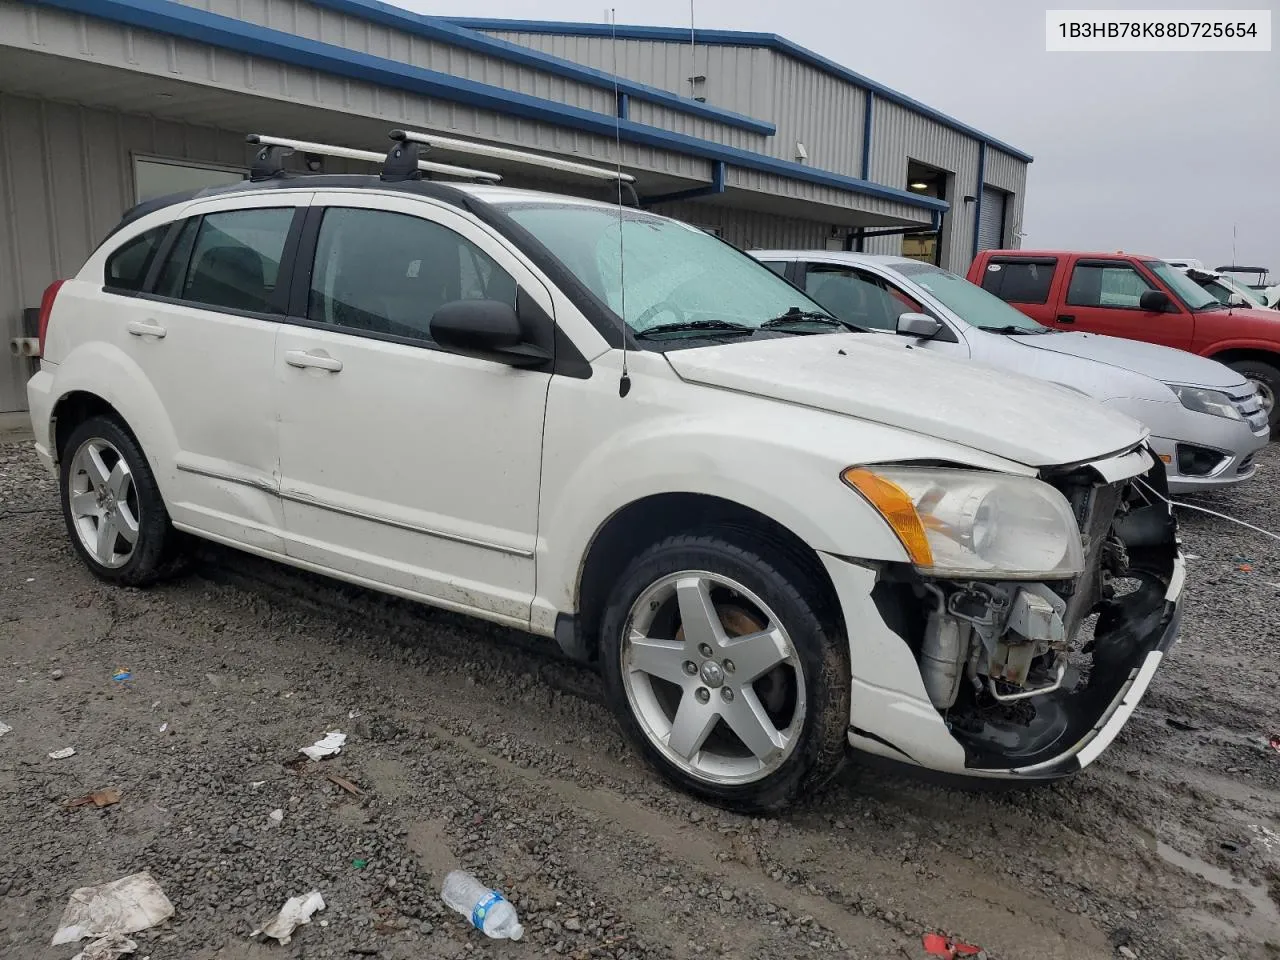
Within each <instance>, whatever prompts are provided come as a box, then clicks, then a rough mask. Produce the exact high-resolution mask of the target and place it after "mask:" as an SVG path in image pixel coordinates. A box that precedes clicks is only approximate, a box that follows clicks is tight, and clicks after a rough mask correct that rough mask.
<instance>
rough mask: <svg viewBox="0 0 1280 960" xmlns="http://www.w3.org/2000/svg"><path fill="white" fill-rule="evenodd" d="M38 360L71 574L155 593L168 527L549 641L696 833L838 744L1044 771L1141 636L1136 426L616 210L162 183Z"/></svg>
mask: <svg viewBox="0 0 1280 960" xmlns="http://www.w3.org/2000/svg"><path fill="white" fill-rule="evenodd" d="M624 264H625V271H624V270H623V265H624ZM40 339H41V353H42V360H41V364H40V370H39V372H38V373H37V374H36V375H35V376H34V377H33V378H32V379H31V381H30V384H29V386H28V397H29V400H30V406H31V418H32V423H33V426H34V428H35V436H36V444H37V448H38V450H39V453H40V455H41V457H42V458H43V459H44V460H45V461H46V462H47V463H48V464H49V466H50V467H51V469H54V470H56V472H57V475H58V477H59V478H60V484H61V498H62V509H63V512H64V514H65V518H66V526H67V530H68V533H69V535H70V539H71V542H72V544H73V545H74V548H75V550H76V551H77V552H78V553H79V555H80V556H81V558H82V559H83V560H84V562H85V563H86V564H87V565H88V566H89V568H90V569H91V570H92V571H93V572H94V573H95V574H96V575H97V576H99V577H101V578H103V579H105V580H108V581H112V582H115V583H120V584H129V585H144V584H147V583H149V582H152V581H154V580H156V579H157V578H158V577H160V576H162V575H164V574H165V572H166V571H168V570H170V569H172V560H173V559H174V558H175V556H176V553H177V551H178V550H179V548H180V545H181V542H182V539H183V535H195V536H197V537H204V538H208V539H210V540H215V541H218V542H221V543H224V544H229V545H232V546H234V547H238V548H240V549H243V550H247V551H250V552H252V553H255V554H259V555H262V556H264V557H270V558H273V559H276V560H279V561H280V562H282V563H286V564H290V565H293V566H295V567H301V568H305V569H307V570H312V571H317V572H320V573H324V574H328V575H331V576H334V577H338V578H341V579H343V580H347V581H350V582H352V583H357V584H362V585H365V586H367V587H372V588H374V589H377V590H383V591H386V592H388V593H393V594H398V595H400V596H404V597H409V598H413V599H415V600H420V601H422V602H424V603H428V604H432V605H435V606H438V607H444V608H448V609H451V610H456V611H462V612H465V613H468V614H473V615H475V616H477V617H483V618H485V619H487V620H491V621H495V622H498V623H502V624H508V625H511V626H514V627H520V628H523V629H526V630H529V631H531V632H533V633H534V634H538V635H541V636H545V637H547V638H549V639H550V638H554V640H555V641H556V642H558V644H559V645H560V647H562V648H563V650H564V651H565V652H566V653H568V654H569V655H571V656H573V657H576V658H580V659H582V660H586V661H591V662H594V663H596V664H598V666H599V669H600V670H601V672H602V674H603V676H604V680H605V685H606V689H607V691H608V697H609V700H610V703H611V706H612V708H613V709H614V710H615V711H616V713H617V716H618V720H619V722H620V724H621V725H622V728H623V730H624V731H625V732H626V734H627V736H628V737H629V738H630V740H631V741H633V743H634V744H635V745H636V747H637V749H638V750H640V751H641V752H642V753H643V754H644V756H645V757H646V758H647V759H648V760H649V761H651V762H652V763H653V764H654V765H655V766H656V767H657V768H658V769H659V770H660V771H661V772H662V773H663V774H665V775H666V776H667V777H669V778H670V779H671V780H672V781H674V782H675V783H677V784H678V785H680V786H681V787H683V788H685V789H687V790H689V791H691V792H693V793H696V794H699V795H701V796H703V797H706V798H709V799H711V800H713V801H716V802H719V803H722V804H725V805H728V806H731V807H735V808H739V809H752V810H768V809H776V808H778V807H780V806H783V805H785V804H787V803H788V802H790V801H792V800H793V799H795V798H796V797H797V796H799V795H801V794H802V793H804V792H805V791H807V790H810V789H812V788H813V787H814V786H815V785H816V784H818V783H820V782H822V781H823V780H825V779H826V778H828V777H829V776H830V775H831V774H832V773H833V772H834V771H835V770H836V768H837V766H838V765H839V764H840V762H841V760H842V758H844V757H845V755H846V754H847V753H848V752H849V748H850V747H853V748H856V749H857V750H860V751H863V752H866V753H871V754H876V755H879V756H881V757H885V758H890V759H892V760H896V761H900V762H902V763H905V764H910V765H914V766H917V767H923V768H928V769H931V770H934V771H941V772H943V773H947V774H953V775H957V776H959V777H970V778H986V779H991V778H1006V779H1012V780H1049V779H1053V778H1057V777H1061V776H1064V775H1067V774H1070V773H1073V772H1075V771H1077V770H1079V769H1081V768H1082V767H1084V766H1085V765H1087V764H1088V763H1090V762H1091V761H1092V760H1093V759H1094V758H1096V757H1097V756H1098V755H1099V754H1100V753H1101V752H1102V751H1103V750H1104V749H1105V748H1106V746H1107V745H1108V744H1109V743H1110V742H1111V741H1112V739H1113V738H1114V737H1115V735H1116V733H1117V731H1118V730H1119V729H1120V728H1121V727H1122V726H1123V725H1124V723H1125V721H1126V720H1127V719H1128V717H1129V715H1130V713H1131V712H1132V711H1133V709H1134V706H1135V705H1136V704H1137V702H1138V700H1139V698H1140V697H1141V696H1142V695H1143V693H1144V691H1145V690H1146V689H1147V686H1148V684H1149V683H1150V682H1151V679H1152V675H1153V674H1154V672H1155V671H1156V669H1157V668H1158V666H1159V664H1160V661H1161V658H1162V657H1163V655H1164V654H1165V652H1166V651H1167V650H1168V649H1169V648H1170V646H1171V645H1172V644H1173V642H1174V640H1175V637H1176V633H1177V627H1178V621H1179V609H1180V608H1179V597H1180V594H1181V589H1182V581H1183V564H1182V560H1181V557H1180V553H1179V547H1178V540H1177V533H1176V528H1175V524H1174V520H1173V518H1172V515H1171V511H1170V507H1169V505H1168V503H1167V502H1166V501H1165V500H1164V499H1163V497H1164V495H1165V490H1166V487H1165V479H1164V473H1163V468H1162V467H1161V465H1160V464H1159V463H1158V462H1156V461H1155V460H1154V459H1153V457H1152V456H1151V455H1150V453H1149V451H1148V449H1147V446H1146V438H1145V434H1144V430H1143V428H1142V427H1140V426H1139V425H1138V424H1137V423H1136V422H1135V421H1133V420H1130V419H1128V418H1127V417H1124V416H1121V415H1118V414H1115V413H1112V412H1109V411H1108V410H1106V409H1104V408H1103V407H1102V406H1101V405H1099V404H1097V403H1095V402H1094V401H1092V400H1089V399H1087V398H1085V397H1083V396H1080V395H1079V394H1076V393H1073V392H1072V391H1069V390H1066V389H1064V388H1060V387H1056V386H1052V385H1049V384H1046V383H1043V382H1041V381H1037V380H1032V379H1024V378H1021V377H1018V376H1015V375H1001V374H997V373H993V372H990V371H987V372H983V371H982V370H981V369H978V368H975V367H973V366H971V365H969V364H965V363H962V362H958V361H953V360H949V359H946V358H942V357H938V356H934V355H930V354H929V353H928V352H927V351H924V350H911V349H904V348H903V347H902V345H901V344H900V343H897V342H886V338H884V337H879V336H874V335H868V334H863V333H858V332H855V331H850V330H849V329H847V328H846V327H845V326H844V325H843V324H842V323H841V322H840V321H838V320H836V319H834V318H833V317H832V316H831V315H830V314H828V313H827V312H826V311H824V310H823V309H822V308H821V307H820V306H819V305H818V304H817V303H815V302H813V301H812V300H810V299H808V298H807V297H806V296H805V295H804V294H803V293H802V292H801V291H799V290H798V289H797V288H795V287H793V286H792V285H791V284H789V283H788V282H787V281H786V280H784V279H782V278H781V277H779V276H777V275H775V274H774V273H772V272H771V271H770V270H769V269H767V268H766V267H764V266H762V265H760V264H759V263H757V262H755V261H754V260H752V259H751V258H750V257H748V256H747V255H745V254H744V253H741V252H740V251H738V250H736V249H734V248H733V247H731V246H729V245H727V244H725V243H723V242H721V241H720V240H718V239H716V238H714V237H712V236H710V235H708V234H707V233H705V232H703V231H701V230H698V229H695V228H693V227H690V226H688V225H685V224H682V223H680V222H678V221H675V220H671V219H667V218H665V217H661V216H656V215H654V214H651V213H647V212H643V211H642V210H640V209H636V208H620V207H619V206H616V205H608V204H603V203H597V202H593V201H588V200H582V199H575V198H570V197H563V196H556V195H552V194H546V193H535V192H528V191H520V190H511V189H506V188H502V187H494V186H487V185H475V186H472V185H458V186H453V185H445V184H442V183H438V182H427V181H423V180H415V179H408V180H402V181H389V180H385V179H380V178H378V177H376V176H370V177H365V176H348V175H342V176H286V175H277V176H272V177H270V178H269V179H265V180H261V181H259V182H253V181H249V182H245V183H244V184H239V185H235V186H232V187H223V188H215V189H211V190H206V191H203V192H199V193H195V194H187V195H182V196H174V197H168V198H164V199H162V200H158V201H150V202H148V203H146V204H143V205H141V206H139V207H137V208H135V209H134V210H132V211H130V213H129V214H127V215H126V217H125V219H124V221H123V222H122V223H121V224H120V225H119V226H118V227H117V228H116V229H115V231H114V232H113V233H112V234H111V236H110V237H109V238H108V239H107V240H106V241H105V242H104V243H103V244H102V246H101V247H100V248H99V249H98V250H97V251H96V252H94V253H93V255H92V256H90V257H89V259H88V262H86V263H85V265H84V267H83V268H82V269H81V270H80V272H79V273H78V274H76V276H75V277H73V278H71V279H69V280H65V281H61V282H59V283H57V284H54V285H53V286H52V287H50V289H49V290H48V291H47V292H46V294H45V297H44V300H43V303H42V307H41V337H40Z"/></svg>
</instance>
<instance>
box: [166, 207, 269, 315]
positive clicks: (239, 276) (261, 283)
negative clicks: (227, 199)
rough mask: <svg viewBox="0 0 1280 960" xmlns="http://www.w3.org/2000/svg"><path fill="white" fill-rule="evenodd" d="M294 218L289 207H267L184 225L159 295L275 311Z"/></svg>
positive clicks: (260, 310) (212, 215) (245, 308)
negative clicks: (280, 275)
mask: <svg viewBox="0 0 1280 960" xmlns="http://www.w3.org/2000/svg"><path fill="white" fill-rule="evenodd" d="M293 217H294V208H293V207H269V208H255V209H252V210H229V211H226V212H224V213H211V214H208V215H206V216H204V217H199V218H194V219H192V220H190V221H188V222H187V223H186V224H184V226H183V230H182V233H181V234H180V235H179V236H178V239H177V242H175V243H174V245H173V248H172V249H171V250H170V252H169V256H168V258H167V259H166V261H165V263H164V265H163V267H162V268H161V271H160V278H159V280H158V282H157V288H156V290H157V293H161V294H162V295H164V296H170V297H174V298H176V299H179V300H185V301H187V302H189V303H198V304H202V305H207V306H210V307H222V308H224V309H228V310H243V311H248V312H251V313H279V312H280V310H279V309H278V307H277V306H276V302H275V301H276V298H275V291H276V281H277V279H278V277H279V272H280V259H281V256H282V255H283V253H284V245H285V240H286V239H287V238H288V236H289V228H290V225H291V224H292V223H293Z"/></svg>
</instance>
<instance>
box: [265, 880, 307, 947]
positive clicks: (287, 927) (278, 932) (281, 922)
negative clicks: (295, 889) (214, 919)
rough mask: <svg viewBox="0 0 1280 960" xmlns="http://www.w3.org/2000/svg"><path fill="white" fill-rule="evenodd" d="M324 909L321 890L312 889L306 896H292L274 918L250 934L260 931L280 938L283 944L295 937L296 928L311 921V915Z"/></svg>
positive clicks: (277, 938)
mask: <svg viewBox="0 0 1280 960" xmlns="http://www.w3.org/2000/svg"><path fill="white" fill-rule="evenodd" d="M323 909H324V898H323V897H322V896H320V891H319V890H312V891H311V892H310V893H308V894H307V895H306V896H305V897H290V898H289V899H288V900H286V901H285V904H284V906H283V907H281V908H280V912H279V913H278V914H276V918H275V919H274V920H272V921H271V922H270V923H268V924H266V925H265V926H264V927H262V929H260V930H255V931H253V933H251V934H249V936H251V937H256V936H258V934H260V933H265V934H266V935H267V936H268V937H272V938H274V939H276V940H279V941H280V944H281V945H282V946H283V945H284V944H286V943H288V942H289V941H290V940H292V939H293V931H294V930H296V929H298V927H300V926H302V925H303V924H304V923H310V922H311V915H312V914H313V913H315V912H316V911H317V910H323Z"/></svg>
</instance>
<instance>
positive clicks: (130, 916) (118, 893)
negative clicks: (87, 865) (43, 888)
mask: <svg viewBox="0 0 1280 960" xmlns="http://www.w3.org/2000/svg"><path fill="white" fill-rule="evenodd" d="M171 916H173V904H172V903H170V902H169V898H168V897H166V896H165V895H164V891H163V890H161V889H160V886H159V884H157V883H156V882H155V880H153V879H152V878H151V874H149V873H147V872H146V871H143V872H142V873H134V874H130V875H129V876H127V877H121V878H120V879H119V880H112V881H111V882H110V883H102V884H99V885H98V886H96V887H80V888H79V889H78V890H74V891H72V893H71V899H70V900H68V901H67V907H66V909H65V910H63V911H62V919H61V920H60V921H59V922H58V932H57V933H55V934H54V935H53V940H52V941H51V943H52V944H53V945H54V946H57V945H58V944H60V943H75V942H76V941H78V940H83V939H84V938H85V937H103V936H105V935H107V934H111V933H137V932H138V931H139V930H146V929H147V928H148V927H154V926H155V925H156V924H157V923H160V922H161V921H162V920H168V919H169V918H170V917H171Z"/></svg>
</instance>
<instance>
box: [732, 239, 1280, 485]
mask: <svg viewBox="0 0 1280 960" xmlns="http://www.w3.org/2000/svg"><path fill="white" fill-rule="evenodd" d="M752 256H754V257H756V258H757V259H758V260H761V261H763V262H764V263H766V264H768V265H769V266H770V267H771V268H772V269H773V270H775V271H776V272H778V273H781V274H782V275H783V276H785V277H787V279H789V280H791V281H792V282H793V283H795V284H796V285H797V286H799V287H802V288H803V289H804V290H805V291H806V292H807V293H808V294H809V295H810V296H811V297H812V298H813V299H815V300H817V301H818V302H819V303H820V304H822V305H823V306H824V307H826V308H827V309H828V310H830V311H831V312H832V313H833V314H834V315H835V316H836V317H838V318H840V319H841V320H844V321H846V322H848V323H853V324H856V325H857V326H860V327H864V328H866V329H869V330H872V331H877V332H882V333H887V334H900V335H903V336H904V338H911V339H910V342H911V344H912V345H913V346H915V345H918V346H924V347H926V348H927V349H929V350H934V351H937V352H939V353H944V354H947V355H950V356H954V357H963V358H968V359H971V360H974V361H977V362H979V363H983V364H986V365H988V366H991V367H995V368H998V369H1003V370H1012V371H1016V372H1018V373H1022V374H1026V375H1029V376H1033V377H1039V378H1041V379H1044V380H1051V381H1053V382H1055V383H1059V384H1061V385H1063V386H1066V387H1070V388H1072V389H1074V390H1077V391H1079V392H1081V393H1085V394H1088V395H1089V396H1091V397H1094V398H1095V399H1097V400H1100V401H1101V402H1102V403H1104V404H1106V405H1107V406H1109V407H1112V408H1114V409H1117V410H1120V411H1122V412H1124V413H1127V414H1129V415H1130V416H1132V417H1133V418H1134V419H1136V420H1139V421H1141V422H1142V423H1144V424H1146V426H1147V427H1148V429H1150V431H1151V445H1152V447H1153V448H1154V450H1155V452H1156V453H1157V454H1159V456H1160V459H1161V460H1163V461H1164V462H1165V466H1166V469H1167V470H1168V473H1169V488H1170V490H1172V491H1175V492H1180V493H1185V492H1189V491H1193V490H1204V489H1209V488H1214V487H1226V486H1231V485H1233V484H1237V483H1241V482H1243V481H1245V480H1248V479H1249V478H1250V477H1252V476H1253V475H1254V473H1255V471H1256V469H1257V467H1256V464H1255V463H1254V454H1255V453H1257V451H1258V450H1260V449H1262V448H1263V447H1265V446H1266V444H1267V442H1268V439H1269V436H1270V434H1269V430H1268V427H1267V417H1266V413H1265V411H1263V409H1262V404H1261V402H1260V400H1259V397H1258V394H1257V389H1256V387H1255V386H1254V385H1253V384H1252V383H1250V382H1249V381H1248V380H1246V379H1245V378H1244V377H1243V376H1241V375H1240V374H1238V373H1236V372H1235V371H1234V370H1232V369H1231V368H1230V367H1227V366H1224V365H1223V364H1221V363H1218V362H1216V361H1214V360H1207V359H1205V358H1204V357H1198V356H1196V355H1195V354H1191V353H1186V352H1184V351H1182V350H1174V349H1173V348H1171V347H1162V346H1158V345H1156V344H1150V343H1141V342H1139V341H1136V340H1122V339H1119V338H1116V337H1104V336H1100V335H1098V334H1092V333H1062V332H1059V331H1056V330H1050V329H1049V328H1047V327H1043V326H1041V325H1040V324H1038V323H1036V322H1035V321H1034V320H1032V319H1030V318H1029V317H1027V316H1025V315H1024V314H1022V313H1020V312H1019V311H1018V310H1015V309H1014V308H1013V307H1010V306H1009V305H1008V304H1007V303H1005V302H1004V301H1003V300H1000V299H999V298H998V297H995V296H992V295H991V294H989V293H987V291H985V290H983V289H982V288H981V287H978V286H975V285H974V284H972V283H969V281H967V280H965V279H964V278H963V277H958V276H956V275H955V274H953V273H950V272H948V271H946V270H942V269H940V268H938V267H935V266H933V265H932V264H929V263H922V262H920V261H918V260H909V259H906V258H904V257H883V256H873V255H870V254H861V253H845V252H839V251H825V250H803V251H801V250H767V251H752Z"/></svg>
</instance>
